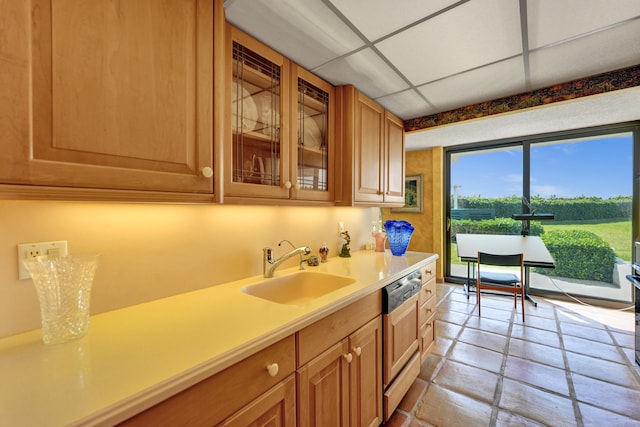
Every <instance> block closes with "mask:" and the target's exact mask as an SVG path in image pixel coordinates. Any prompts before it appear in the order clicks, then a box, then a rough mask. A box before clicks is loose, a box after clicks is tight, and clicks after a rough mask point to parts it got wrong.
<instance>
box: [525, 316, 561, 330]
mask: <svg viewBox="0 0 640 427" xmlns="http://www.w3.org/2000/svg"><path fill="white" fill-rule="evenodd" d="M524 324H525V325H526V326H531V327H533V328H538V329H545V330H547V331H551V332H558V324H557V323H556V320H555V319H549V318H546V317H540V316H532V315H530V314H529V313H527V317H526V319H525V322H524Z"/></svg>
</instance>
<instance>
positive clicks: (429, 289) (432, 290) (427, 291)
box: [420, 279, 436, 304]
mask: <svg viewBox="0 0 640 427" xmlns="http://www.w3.org/2000/svg"><path fill="white" fill-rule="evenodd" d="M434 296H436V279H431V280H430V281H429V282H426V283H424V284H423V285H422V288H421V289H420V304H424V303H425V302H427V300H428V299H429V298H431V297H434Z"/></svg>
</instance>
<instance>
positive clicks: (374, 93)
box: [313, 49, 409, 98]
mask: <svg viewBox="0 0 640 427" xmlns="http://www.w3.org/2000/svg"><path fill="white" fill-rule="evenodd" d="M313 71H314V72H315V73H316V74H318V75H319V76H320V77H322V78H323V79H326V80H329V81H330V82H332V83H333V84H335V85H341V84H353V85H354V86H356V87H357V88H358V89H359V90H360V91H361V92H364V93H365V94H366V95H367V96H369V97H370V98H377V97H379V96H382V95H387V94H390V93H394V92H399V91H402V90H404V89H407V88H408V87H409V85H408V84H407V83H406V82H405V81H404V80H402V78H401V77H400V76H398V74H396V73H395V72H394V71H393V70H392V69H391V68H390V67H389V66H388V65H387V64H386V63H385V62H384V61H383V60H382V59H381V58H380V56H378V55H377V54H376V53H375V52H374V51H373V50H372V49H363V50H361V51H359V52H357V53H354V54H353V55H349V56H347V57H344V58H340V59H338V60H336V61H333V62H330V63H328V64H326V65H323V66H322V67H319V68H316V69H315V70H313Z"/></svg>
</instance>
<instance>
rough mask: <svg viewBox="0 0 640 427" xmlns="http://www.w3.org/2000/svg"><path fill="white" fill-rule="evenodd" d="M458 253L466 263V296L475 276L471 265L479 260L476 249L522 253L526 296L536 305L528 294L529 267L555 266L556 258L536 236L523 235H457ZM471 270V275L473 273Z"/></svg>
mask: <svg viewBox="0 0 640 427" xmlns="http://www.w3.org/2000/svg"><path fill="white" fill-rule="evenodd" d="M456 243H457V246H458V256H459V257H460V259H461V260H462V261H464V262H466V263H467V283H466V284H465V292H466V293H467V298H468V297H469V292H470V291H471V290H470V287H471V286H472V280H473V279H474V278H475V277H473V276H475V268H473V269H472V268H471V265H472V264H474V263H476V262H477V261H478V252H486V253H491V254H498V255H509V254H519V253H522V254H523V255H524V268H525V277H524V278H523V282H524V291H525V297H526V298H527V299H528V300H529V301H531V302H532V303H533V304H534V305H535V306H537V305H538V304H537V302H536V301H535V300H534V299H533V298H531V296H529V268H530V267H540V268H554V267H555V264H556V262H555V260H554V259H553V256H551V253H550V252H549V249H547V247H546V245H545V244H544V242H543V241H542V239H541V238H540V237H539V236H522V235H511V234H508V235H507V234H456ZM472 271H473V276H472V274H471V273H472Z"/></svg>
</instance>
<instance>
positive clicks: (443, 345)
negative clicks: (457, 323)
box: [432, 337, 453, 356]
mask: <svg viewBox="0 0 640 427" xmlns="http://www.w3.org/2000/svg"><path fill="white" fill-rule="evenodd" d="M451 344H453V340H451V339H449V338H444V337H438V339H437V340H436V344H435V346H434V347H433V350H432V353H433V354H437V355H438V356H446V355H447V353H448V352H449V348H450V347H451Z"/></svg>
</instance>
